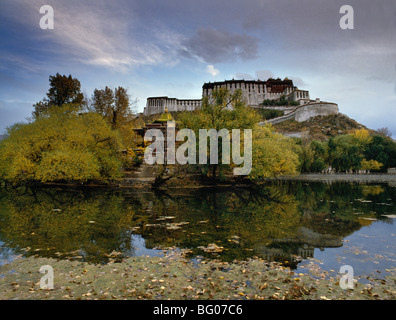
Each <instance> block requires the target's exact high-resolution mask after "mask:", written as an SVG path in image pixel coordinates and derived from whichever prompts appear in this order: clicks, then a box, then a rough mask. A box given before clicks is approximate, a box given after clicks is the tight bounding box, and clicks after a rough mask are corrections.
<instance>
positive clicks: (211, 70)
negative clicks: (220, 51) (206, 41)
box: [206, 64, 220, 76]
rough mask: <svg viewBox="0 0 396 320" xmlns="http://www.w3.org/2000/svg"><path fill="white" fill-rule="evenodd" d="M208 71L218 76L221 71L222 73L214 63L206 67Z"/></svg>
mask: <svg viewBox="0 0 396 320" xmlns="http://www.w3.org/2000/svg"><path fill="white" fill-rule="evenodd" d="M206 71H207V72H208V73H210V74H211V75H212V76H217V75H218V74H219V73H220V71H219V70H217V69H216V68H215V67H214V66H213V65H211V64H209V65H208V66H207V67H206Z"/></svg>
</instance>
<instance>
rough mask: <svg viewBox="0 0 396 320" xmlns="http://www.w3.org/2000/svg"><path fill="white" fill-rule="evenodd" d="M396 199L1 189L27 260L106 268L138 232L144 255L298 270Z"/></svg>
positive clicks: (268, 192)
mask: <svg viewBox="0 0 396 320" xmlns="http://www.w3.org/2000/svg"><path fill="white" fill-rule="evenodd" d="M395 198H396V195H395V191H394V189H392V188H388V187H386V186H379V185H377V186H374V185H352V184H345V183H344V184H331V185H326V184H323V183H309V184H308V183H300V182H295V183H280V182H279V183H272V184H269V185H266V186H260V187H257V188H250V189H244V188H227V189H212V188H210V189H193V190H188V189H173V190H172V191H170V190H168V191H166V192H155V193H152V192H135V191H132V190H129V191H128V190H126V191H125V190H124V191H114V190H108V189H105V190H104V189H99V190H91V189H90V190H86V189H80V190H70V189H59V188H41V189H24V190H22V191H21V190H19V191H5V190H1V191H0V203H1V206H0V240H1V241H3V242H5V243H6V244H4V245H3V247H4V248H7V249H8V248H10V249H12V250H15V252H17V253H22V254H24V255H39V256H44V257H56V258H60V259H65V258H69V259H82V260H85V261H91V262H95V263H105V262H108V261H109V259H114V258H115V257H117V258H121V257H124V256H133V255H135V248H134V244H133V241H132V234H140V235H141V236H142V237H143V239H144V240H145V246H146V248H169V247H178V248H188V249H191V251H192V255H204V256H210V257H215V258H221V259H224V260H233V259H245V258H248V257H251V256H254V255H258V256H263V257H264V258H266V259H277V260H288V261H290V263H291V264H295V258H296V257H297V256H310V255H312V254H313V249H314V248H325V247H334V246H341V245H342V239H343V238H344V237H345V236H347V235H349V234H351V233H353V232H354V231H356V230H358V229H359V228H361V227H362V225H364V223H362V221H364V220H362V217H375V218H376V219H383V217H382V216H381V215H382V214H385V213H386V212H387V211H386V210H387V209H389V205H391V204H392V203H393V202H392V201H393V199H395ZM367 221H371V220H365V223H367ZM211 244H214V245H215V246H213V245H212V247H210V246H209V245H211ZM208 246H209V247H208ZM210 248H216V250H215V252H213V250H212V251H211V250H210ZM4 251H5V250H4Z"/></svg>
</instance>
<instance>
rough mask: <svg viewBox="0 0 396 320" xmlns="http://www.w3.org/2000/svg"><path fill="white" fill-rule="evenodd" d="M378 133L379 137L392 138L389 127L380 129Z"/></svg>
mask: <svg viewBox="0 0 396 320" xmlns="http://www.w3.org/2000/svg"><path fill="white" fill-rule="evenodd" d="M377 132H378V133H379V135H381V136H383V137H388V138H390V137H392V132H391V131H390V130H389V129H388V128H387V127H384V128H379V129H377Z"/></svg>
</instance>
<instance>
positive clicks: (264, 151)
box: [248, 124, 299, 181]
mask: <svg viewBox="0 0 396 320" xmlns="http://www.w3.org/2000/svg"><path fill="white" fill-rule="evenodd" d="M294 150H296V146H295V144H294V142H293V140H292V139H290V138H287V137H285V136H283V135H281V134H280V133H276V132H274V130H273V128H272V126H271V125H270V124H269V125H266V126H259V127H257V128H256V129H255V130H254V133H253V163H252V171H251V172H250V174H249V175H248V178H249V179H250V180H252V181H261V180H265V179H267V178H277V177H279V176H281V175H292V174H296V173H297V167H298V164H299V161H298V156H297V154H296V153H295V152H294Z"/></svg>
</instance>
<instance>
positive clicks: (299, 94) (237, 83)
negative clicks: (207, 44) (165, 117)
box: [143, 78, 338, 121]
mask: <svg viewBox="0 0 396 320" xmlns="http://www.w3.org/2000/svg"><path fill="white" fill-rule="evenodd" d="M219 88H227V89H229V90H230V91H234V90H238V89H240V90H241V91H242V94H243V97H244V99H245V102H246V104H247V105H248V106H250V107H253V108H265V107H264V106H262V105H261V104H262V103H263V101H264V100H277V99H280V98H281V97H285V98H286V100H289V101H298V102H299V105H298V106H293V107H291V106H289V107H286V106H285V107H268V108H271V109H282V110H283V111H284V116H283V117H281V118H282V119H279V120H282V121H284V120H287V119H286V118H285V117H287V116H288V115H289V116H288V119H290V118H291V115H296V117H295V119H296V120H297V121H305V120H302V119H303V118H304V119H305V118H307V117H308V118H310V117H312V116H314V115H327V114H334V113H338V106H337V104H334V103H328V102H322V101H320V100H319V99H316V100H311V99H310V97H309V92H308V91H306V90H300V89H298V88H297V87H296V86H294V85H293V81H292V80H290V79H287V78H285V79H284V80H281V79H279V78H278V79H271V78H270V79H268V80H266V81H261V80H225V81H222V82H208V83H205V84H204V85H203V86H202V97H204V96H210V95H211V93H212V91H213V90H216V89H219ZM201 103H202V99H177V98H169V97H166V96H163V97H149V98H147V103H146V107H145V108H144V112H143V113H144V115H146V116H148V115H153V114H159V113H163V112H165V110H168V111H169V112H174V111H194V110H196V109H197V108H199V107H200V106H201ZM303 106H305V107H306V108H301V107H303ZM297 109H298V110H297ZM297 111H299V112H297ZM302 111H304V112H302ZM297 113H300V114H304V116H302V117H301V116H300V117H299V116H298V115H297ZM283 118H284V120H283ZM276 119H277V118H275V119H274V120H275V121H276Z"/></svg>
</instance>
